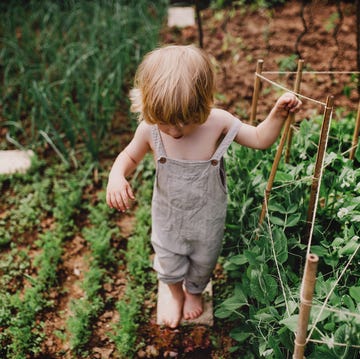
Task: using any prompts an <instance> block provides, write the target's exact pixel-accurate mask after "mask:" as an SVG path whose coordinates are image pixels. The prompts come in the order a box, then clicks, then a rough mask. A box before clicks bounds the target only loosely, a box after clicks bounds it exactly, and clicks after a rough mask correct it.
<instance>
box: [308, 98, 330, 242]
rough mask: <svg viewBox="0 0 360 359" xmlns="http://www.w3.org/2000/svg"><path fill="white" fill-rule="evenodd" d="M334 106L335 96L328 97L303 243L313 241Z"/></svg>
mask: <svg viewBox="0 0 360 359" xmlns="http://www.w3.org/2000/svg"><path fill="white" fill-rule="evenodd" d="M333 105H334V98H333V96H328V98H327V101H326V107H325V112H324V118H323V122H322V126H321V132H320V139H319V144H318V151H317V155H316V162H315V169H314V175H313V180H312V183H311V192H310V200H309V207H308V213H307V219H306V232H305V233H306V236H304V237H303V238H305V239H306V238H308V241H307V242H305V241H303V243H308V242H309V241H310V240H311V225H312V223H313V221H314V214H315V211H316V204H317V197H318V193H319V186H320V178H321V171H322V167H323V162H324V157H325V152H326V147H327V140H328V133H329V128H330V121H331V114H332V111H333Z"/></svg>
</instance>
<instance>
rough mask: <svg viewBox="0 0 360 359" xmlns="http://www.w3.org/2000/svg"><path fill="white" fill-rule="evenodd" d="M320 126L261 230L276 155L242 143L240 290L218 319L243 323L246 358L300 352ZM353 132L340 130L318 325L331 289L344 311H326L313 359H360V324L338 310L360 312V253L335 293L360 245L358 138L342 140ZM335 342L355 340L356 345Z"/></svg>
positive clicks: (280, 182)
mask: <svg viewBox="0 0 360 359" xmlns="http://www.w3.org/2000/svg"><path fill="white" fill-rule="evenodd" d="M320 120H321V119H320V118H318V119H316V120H315V121H312V122H311V123H310V122H308V121H303V122H302V123H301V125H300V127H299V128H298V129H297V130H296V134H295V141H294V142H293V146H292V155H291V160H290V163H289V164H284V163H280V165H279V169H278V172H277V175H276V178H275V183H274V187H273V190H272V193H271V196H270V200H269V203H268V206H267V216H266V221H265V223H263V226H262V227H261V228H258V223H257V220H258V218H259V214H260V212H259V210H260V206H261V204H262V198H263V193H264V186H265V183H266V180H267V171H268V170H269V169H270V167H271V164H272V158H273V154H274V149H269V150H267V151H264V152H259V151H256V152H253V151H252V152H253V153H251V152H250V150H248V149H245V148H242V147H240V146H233V148H232V149H231V150H230V152H229V156H228V157H229V158H228V160H227V165H228V174H229V180H228V188H229V194H230V200H229V208H228V219H227V231H226V242H225V246H224V252H223V254H224V256H225V257H226V260H225V263H224V267H225V269H226V271H227V273H228V277H229V278H230V282H231V283H233V287H232V288H233V289H232V291H231V292H230V295H229V297H228V298H227V299H225V300H224V301H223V302H222V303H220V304H219V306H218V307H217V309H216V312H215V314H216V316H217V317H219V318H222V319H226V320H228V321H230V322H233V323H234V324H233V325H234V329H233V330H232V332H231V336H232V337H233V338H234V339H235V340H236V341H237V342H238V345H236V346H235V347H234V348H233V350H234V351H236V353H238V355H239V356H241V357H243V356H244V357H245V356H246V357H254V358H257V357H262V356H265V357H271V358H282V357H286V356H287V355H289V353H291V352H292V351H293V343H294V332H295V330H296V323H297V308H298V301H299V299H298V298H299V290H300V288H299V287H300V282H301V273H302V272H301V270H300V269H301V267H302V266H303V258H304V255H305V249H306V248H305V247H306V246H305V245H303V244H302V243H303V238H302V237H303V235H304V233H305V232H304V229H305V226H306V216H307V205H308V201H309V193H310V183H311V176H312V172H313V168H314V161H315V155H316V147H317V142H318V134H319V128H320V126H319V125H320ZM349 121H351V120H350V119H349ZM348 126H349V122H348V121H346V120H345V119H343V120H342V121H341V122H334V124H333V126H332V128H331V138H330V140H329V145H328V146H329V148H328V151H327V156H326V159H325V169H324V173H323V178H322V186H321V189H320V199H319V206H318V211H317V216H316V221H315V229H314V233H313V238H312V246H311V250H312V252H314V253H316V254H318V255H319V257H320V263H319V268H318V281H317V286H316V293H315V297H314V298H315V299H314V302H315V303H316V305H315V306H314V308H313V314H312V319H311V321H310V323H313V322H314V320H315V318H316V315H317V313H319V311H320V308H321V306H322V302H323V301H324V300H325V298H326V296H327V295H328V293H331V292H330V291H332V295H331V296H330V298H329V301H328V306H330V307H333V308H335V309H336V310H335V311H329V310H327V309H325V310H324V313H323V314H322V316H321V318H320V320H319V321H318V323H317V325H316V328H317V329H316V331H314V333H313V336H312V338H313V339H314V340H320V341H321V342H323V343H325V344H322V345H321V344H315V343H310V344H309V345H308V346H307V356H309V357H312V358H320V357H323V356H325V355H327V356H329V357H344V358H355V357H356V355H357V354H358V349H356V348H353V347H351V345H352V344H353V345H355V344H356V343H358V341H359V338H358V334H357V333H358V332H359V322H358V317H356V316H355V317H354V316H353V317H349V316H346V315H343V314H337V311H339V312H340V313H341V312H342V311H344V310H345V311H350V312H352V313H355V314H356V313H358V311H359V308H358V307H357V306H356V304H355V302H354V299H355V298H357V293H358V289H357V288H358V287H359V280H358V278H359V274H360V273H359V271H358V268H357V265H356V258H359V253H358V254H357V257H356V258H354V261H353V262H352V263H350V264H349V270H348V271H346V272H345V273H344V275H343V277H342V278H341V282H340V283H338V285H337V286H336V287H335V288H333V286H334V284H335V283H336V278H337V276H339V275H340V272H341V271H342V269H343V268H344V267H345V265H347V261H348V260H349V258H350V256H351V255H352V254H354V253H355V250H357V248H358V244H359V237H358V235H357V233H359V230H360V225H359V223H360V221H359V218H358V217H359V195H360V192H359V191H360V188H359V185H358V183H359V180H360V177H359V176H360V174H359V171H358V168H357V167H356V163H354V162H353V161H350V160H348V159H347V158H346V157H344V155H342V154H341V152H339V150H340V149H342V150H344V149H345V148H346V147H347V148H348V147H349V146H350V143H349V141H348V137H349V136H348V135H346V136H342V134H343V133H344V134H345V133H346V132H347V131H346V130H345V128H347V127H348ZM334 151H335V152H334ZM345 151H346V149H345ZM260 157H261V160H260ZM256 233H257V235H258V240H255V234H256ZM239 323H241V325H240V324H239ZM326 343H327V344H326ZM334 343H347V344H348V347H347V346H346V345H345V347H341V346H337V345H334Z"/></svg>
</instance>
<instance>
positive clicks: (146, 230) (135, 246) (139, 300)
mask: <svg viewBox="0 0 360 359" xmlns="http://www.w3.org/2000/svg"><path fill="white" fill-rule="evenodd" d="M138 174H141V178H142V185H141V187H140V188H139V189H138V194H137V197H138V198H139V209H138V210H137V212H136V227H135V229H134V233H133V235H132V236H131V238H129V243H128V246H127V251H126V252H125V253H124V255H125V258H126V263H127V275H128V277H129V282H128V285H127V287H126V291H125V294H124V296H123V298H121V300H119V301H118V303H117V304H116V307H117V310H118V312H119V314H120V320H119V322H118V323H117V324H116V325H115V327H114V329H115V334H114V335H113V340H114V342H115V344H116V348H117V350H118V352H119V354H120V355H121V357H122V358H129V357H133V356H134V354H135V353H136V352H137V350H138V349H139V347H141V346H142V345H143V343H142V341H141V340H140V342H139V340H138V338H137V329H138V327H139V325H141V323H143V322H144V320H148V319H149V318H148V316H149V313H146V308H144V307H143V305H144V302H145V301H149V300H151V299H152V298H151V293H155V292H156V287H155V286H156V278H155V274H154V272H153V271H152V270H151V262H150V252H151V251H150V243H149V236H150V231H151V215H150V214H151V209H150V203H151V196H152V183H153V174H154V164H153V162H152V158H150V157H148V156H147V157H146V158H145V159H144V161H143V163H142V164H141V165H140V166H139V167H138V169H137V173H136V175H135V177H134V185H135V187H138V185H139V183H138V181H137V179H138ZM144 310H145V312H144Z"/></svg>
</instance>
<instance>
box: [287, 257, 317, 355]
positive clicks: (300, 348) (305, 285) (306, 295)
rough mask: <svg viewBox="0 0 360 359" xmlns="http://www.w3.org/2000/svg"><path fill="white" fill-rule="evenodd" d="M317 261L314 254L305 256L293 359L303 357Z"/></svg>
mask: <svg viewBox="0 0 360 359" xmlns="http://www.w3.org/2000/svg"><path fill="white" fill-rule="evenodd" d="M318 262H319V257H318V256H317V255H316V254H309V255H308V256H307V258H306V263H305V270H304V275H303V279H302V283H301V290H300V311H299V319H298V323H297V329H296V336H295V346H294V355H293V359H303V358H304V351H305V345H306V335H307V328H308V323H309V317H310V311H311V304H312V299H313V295H314V289H315V282H316V270H317V264H318Z"/></svg>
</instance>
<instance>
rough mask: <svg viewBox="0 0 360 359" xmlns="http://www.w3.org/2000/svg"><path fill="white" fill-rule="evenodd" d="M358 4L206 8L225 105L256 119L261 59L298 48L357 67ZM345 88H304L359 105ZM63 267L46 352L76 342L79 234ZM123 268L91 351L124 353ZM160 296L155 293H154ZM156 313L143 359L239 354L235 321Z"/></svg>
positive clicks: (109, 290)
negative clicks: (119, 337)
mask: <svg viewBox="0 0 360 359" xmlns="http://www.w3.org/2000/svg"><path fill="white" fill-rule="evenodd" d="M355 21H356V18H355V9H354V5H353V4H350V3H343V2H340V5H339V6H337V5H336V4H328V3H327V2H326V1H314V2H310V3H305V2H304V3H303V2H300V1H288V2H286V4H285V5H284V6H278V7H276V8H274V9H260V10H253V11H246V10H245V9H243V8H237V9H234V8H227V9H224V10H221V11H217V12H214V11H213V10H210V9H206V10H204V11H202V25H203V30H204V38H203V42H204V49H205V50H206V51H207V52H208V53H209V54H210V55H211V56H212V59H213V62H214V63H215V65H216V69H217V84H218V86H217V88H218V90H217V96H216V102H217V106H220V107H222V108H225V109H227V110H229V111H231V112H233V113H234V114H236V115H238V116H239V117H241V118H242V119H245V120H246V119H248V118H249V113H250V108H251V98H252V93H253V84H254V71H255V69H256V62H257V60H258V59H263V60H264V67H263V72H265V71H278V70H279V69H281V70H285V71H289V70H290V71H294V70H296V66H297V61H296V59H294V55H297V56H298V57H299V58H301V59H304V61H305V68H306V69H307V70H308V71H310V70H311V71H355V70H356V32H355V31H356V28H355ZM162 39H163V40H162V41H163V43H178V44H188V43H194V42H195V43H197V42H198V30H197V27H188V28H184V29H176V28H172V29H169V28H167V27H164V29H163V31H162ZM264 76H266V77H268V78H270V79H271V80H273V81H275V82H277V83H281V84H282V85H283V86H285V87H287V88H289V89H292V87H293V81H294V75H293V74H285V75H276V74H275V75H274V74H265V73H264ZM344 87H348V88H354V89H355V87H356V83H355V80H353V79H351V76H350V75H348V74H346V75H344V74H331V75H330V74H306V73H304V74H303V81H302V83H301V93H302V94H303V95H305V96H307V97H310V98H313V99H315V100H317V101H320V102H325V101H326V98H327V96H328V95H333V96H334V97H335V105H336V107H344V108H345V111H350V110H355V109H356V105H357V101H358V95H357V93H356V91H355V90H352V91H351V95H350V99H348V98H347V97H346V96H344V95H343V90H344ZM278 95H279V91H278V89H277V88H275V87H274V86H270V85H268V84H267V83H263V86H262V92H261V94H260V98H259V106H258V111H257V113H258V117H259V119H261V118H264V116H265V115H266V113H267V112H268V111H269V110H270V108H271V107H272V105H273V103H274V101H275V98H276V97H277V96H278ZM303 102H304V108H303V110H302V111H301V112H300V113H299V115H298V117H299V118H304V117H309V118H310V117H311V116H312V115H313V114H314V113H315V112H318V111H321V110H322V107H321V106H320V105H319V104H316V103H313V102H312V101H309V100H304V101H303ZM116 216H118V221H119V226H120V229H121V232H122V239H121V243H115V244H114V245H116V246H117V247H119V248H123V247H124V246H125V245H126V238H127V237H128V236H129V235H130V234H131V231H132V225H133V221H134V220H133V217H131V216H130V217H129V216H123V215H118V214H117V215H116ZM64 253H65V254H64V256H63V261H62V262H63V266H62V268H61V272H62V278H61V283H60V284H61V285H63V290H62V291H61V292H59V293H55V292H54V293H51V297H52V298H53V300H54V303H55V309H54V308H53V309H52V310H51V312H48V313H44V318H43V319H44V320H45V328H44V330H45V332H46V340H45V342H44V345H43V354H42V356H41V357H42V358H60V357H61V358H70V357H71V355H70V353H69V347H68V344H64V342H63V341H62V340H60V339H59V333H57V334H55V331H60V332H62V331H63V330H64V329H63V328H64V327H65V322H66V319H67V318H68V316H69V315H71V313H70V310H69V303H70V302H71V300H72V299H75V298H79V297H81V295H82V291H81V288H80V286H79V281H80V280H81V278H82V275H83V273H84V271H85V270H86V261H84V258H85V257H86V255H87V248H86V246H85V244H84V240H83V239H82V238H81V237H80V236H77V237H75V238H73V239H72V240H71V241H69V242H68V243H67V248H66V250H65V251H64ZM121 272H122V271H119V273H116V274H114V277H113V278H112V279H113V280H112V282H111V283H108V284H106V285H105V286H104V291H103V292H104V294H103V295H104V296H105V298H107V299H108V302H109V303H110V304H109V305H108V306H107V308H106V310H105V312H104V313H103V314H102V315H101V317H100V318H98V321H97V322H96V323H95V324H94V330H93V338H92V340H91V344H90V348H89V351H90V352H91V353H92V354H91V356H90V357H89V358H103V359H107V358H116V354H115V352H116V351H115V347H114V344H113V343H112V342H111V341H110V340H109V339H108V337H107V333H108V331H109V328H110V327H111V324H112V323H114V322H115V321H116V320H117V319H118V317H117V314H116V310H115V309H114V305H113V303H114V302H115V301H116V300H117V299H119V298H120V297H121V296H122V293H123V291H124V288H125V286H126V278H124V276H123V274H121ZM221 278H222V273H221V268H220V267H219V270H218V271H217V272H216V275H215V286H214V294H215V296H216V290H217V288H218V286H219V284H216V283H219V282H220V281H221ZM154 301H155V297H154ZM146 305H147V307H148V309H149V308H150V310H151V311H152V313H153V318H152V319H151V320H150V322H149V323H148V324H146V325H143V326H142V328H141V330H140V339H141V341H142V342H143V343H144V344H145V345H144V347H143V349H141V350H139V352H138V354H137V357H139V358H155V357H177V358H231V357H232V356H231V354H230V353H229V348H230V347H231V345H232V342H231V339H230V338H229V336H228V332H227V328H226V326H224V324H223V323H221V322H218V321H216V320H215V326H214V327H213V328H206V327H203V326H198V327H194V328H186V329H185V328H181V329H177V330H169V329H161V328H159V327H157V326H156V325H155V324H154V322H155V319H154V318H155V313H154V310H155V303H154V302H153V303H147V304H146Z"/></svg>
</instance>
